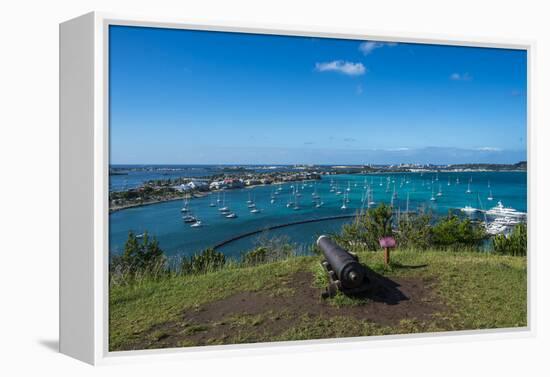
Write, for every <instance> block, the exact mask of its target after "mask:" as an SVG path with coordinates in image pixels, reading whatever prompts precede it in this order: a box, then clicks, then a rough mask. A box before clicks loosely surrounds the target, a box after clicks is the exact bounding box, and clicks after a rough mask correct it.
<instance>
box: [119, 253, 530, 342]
mask: <svg viewBox="0 0 550 377" xmlns="http://www.w3.org/2000/svg"><path fill="white" fill-rule="evenodd" d="M359 258H360V261H361V262H363V263H365V264H367V265H368V266H369V267H370V268H372V269H373V270H375V271H376V272H378V273H380V274H382V275H384V276H387V277H389V278H407V277H415V278H422V279H423V281H424V282H425V284H427V285H429V286H430V287H431V288H432V290H433V292H434V294H435V295H436V296H437V299H438V300H440V301H441V302H442V303H443V304H445V307H446V308H447V309H446V310H444V311H442V312H438V313H436V314H435V315H434V318H433V320H431V321H424V322H422V321H417V320H415V319H410V318H408V319H403V320H402V321H401V322H399V324H398V325H395V326H381V325H378V324H376V323H371V322H368V321H366V320H358V319H355V318H351V317H339V316H334V317H332V318H311V317H308V316H303V317H300V318H296V320H295V321H294V322H293V325H292V327H290V328H288V329H285V331H283V332H282V333H279V334H276V335H270V334H268V333H265V332H261V333H258V331H257V329H258V328H260V327H261V326H262V324H264V322H265V321H270V320H273V318H275V317H276V316H277V315H278V314H277V313H272V312H266V313H263V314H259V315H253V316H252V315H246V314H243V315H238V316H233V317H231V318H228V319H226V321H227V323H228V324H229V325H230V326H232V328H234V329H237V330H238V331H239V332H238V335H236V336H233V337H232V338H228V339H224V340H220V339H210V340H209V344H221V343H225V344H228V343H241V342H248V341H276V340H299V339H315V338H327V337H343V336H360V335H383V334H395V333H414V332H426V331H444V330H464V329H487V328H507V327H519V326H526V325H527V267H526V258H525V257H513V256H501V255H494V254H483V253H473V252H442V251H425V252H419V251H414V250H408V251H394V252H392V265H391V266H390V267H388V268H386V267H384V265H383V261H382V253H379V252H378V253H372V252H360V253H359ZM420 265H426V266H425V267H421V268H411V267H413V266H420ZM298 271H306V272H311V273H312V281H311V285H312V286H316V287H319V288H320V287H322V286H323V285H324V284H325V282H326V276H325V274H324V272H323V270H322V268H320V266H319V257H313V256H312V257H294V258H290V259H288V260H285V261H281V262H273V263H269V264H265V265H259V266H254V267H238V266H231V267H229V268H225V269H223V270H220V271H217V272H211V273H208V274H204V275H195V276H172V277H167V278H163V279H160V280H158V281H153V280H146V279H145V280H143V281H140V282H139V283H135V284H131V285H115V286H112V287H111V288H110V296H109V305H110V308H109V309H110V328H109V336H110V349H111V350H124V349H129V348H131V345H132V344H134V343H136V342H138V341H139V340H141V339H143V337H144V336H145V335H144V334H148V335H147V337H148V339H149V340H150V341H153V342H154V341H155V340H162V339H164V338H165V337H166V336H167V334H165V333H164V332H162V331H156V332H155V331H149V330H151V329H154V328H155V326H157V325H162V324H163V323H166V322H169V321H178V320H181V316H182V313H183V312H184V311H189V310H200V308H201V306H202V305H204V304H207V303H209V302H212V301H215V300H220V299H223V298H225V297H229V296H231V295H234V294H236V293H239V292H245V291H255V292H263V293H265V294H267V295H271V296H272V297H273V296H286V297H291V296H292V295H293V294H294V293H295V292H294V288H293V287H292V284H291V283H289V278H290V276H291V275H292V274H294V273H296V272H298ZM285 282H286V284H283V283H285ZM329 302H330V304H332V305H334V306H335V307H337V308H339V307H344V306H357V305H364V304H368V302H365V301H364V300H360V299H352V298H348V297H346V296H343V295H337V296H336V297H334V298H332V299H330V300H329ZM281 310H284V308H281ZM214 325H216V324H214ZM214 325H213V326H214ZM241 330H242V331H241ZM204 331H208V326H205V325H189V326H187V327H186V328H185V332H186V333H188V334H196V333H199V332H204ZM179 344H180V345H181V346H190V345H194V343H193V342H192V341H186V340H183V341H181V342H180V343H179Z"/></svg>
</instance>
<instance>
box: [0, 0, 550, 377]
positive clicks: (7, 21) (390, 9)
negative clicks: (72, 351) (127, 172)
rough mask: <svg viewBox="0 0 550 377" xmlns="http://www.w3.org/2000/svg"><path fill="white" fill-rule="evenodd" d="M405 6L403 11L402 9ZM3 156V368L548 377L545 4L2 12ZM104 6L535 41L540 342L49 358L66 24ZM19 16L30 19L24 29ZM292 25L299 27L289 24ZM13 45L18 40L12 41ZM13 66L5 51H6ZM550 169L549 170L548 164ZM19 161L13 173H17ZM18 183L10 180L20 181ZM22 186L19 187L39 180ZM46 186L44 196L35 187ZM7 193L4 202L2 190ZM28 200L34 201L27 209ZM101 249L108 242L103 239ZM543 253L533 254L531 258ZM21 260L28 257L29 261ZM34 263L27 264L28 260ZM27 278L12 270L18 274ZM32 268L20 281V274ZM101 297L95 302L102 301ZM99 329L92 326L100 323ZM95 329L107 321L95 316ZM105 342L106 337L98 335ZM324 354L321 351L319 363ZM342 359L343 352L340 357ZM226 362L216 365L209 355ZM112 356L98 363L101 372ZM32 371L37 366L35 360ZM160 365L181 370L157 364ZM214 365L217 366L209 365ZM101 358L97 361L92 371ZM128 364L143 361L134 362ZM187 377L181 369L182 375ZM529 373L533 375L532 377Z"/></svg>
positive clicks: (534, 201)
mask: <svg viewBox="0 0 550 377" xmlns="http://www.w3.org/2000/svg"><path fill="white" fill-rule="evenodd" d="M396 3H397V4H396ZM1 7H2V8H3V9H2V10H3V12H2V14H3V18H4V20H3V22H2V23H0V25H1V26H0V27H1V28H2V35H3V44H4V46H3V51H4V52H9V54H5V56H7V58H6V57H4V58H3V62H2V70H1V72H2V83H3V89H2V103H3V104H6V106H3V110H2V112H1V114H0V117H1V118H0V119H2V123H1V124H2V125H3V127H2V138H1V143H2V148H0V153H1V156H2V161H4V164H3V165H4V166H3V167H4V168H5V173H4V174H3V175H4V177H7V178H8V180H7V181H9V182H10V183H11V184H5V185H3V187H2V197H3V198H6V199H7V198H16V199H17V200H15V199H14V200H11V199H10V200H5V204H4V209H5V210H6V209H7V211H6V212H5V213H4V216H3V217H4V218H5V219H6V220H7V221H6V225H5V226H6V232H5V233H4V232H3V233H4V234H9V235H10V236H9V237H7V238H8V239H7V240H6V241H5V242H6V243H5V244H4V246H3V247H2V249H3V250H10V252H8V253H5V254H7V255H5V257H6V258H7V259H6V260H5V262H4V263H3V264H4V268H5V267H6V266H8V268H5V271H4V270H3V273H2V274H1V277H0V279H2V280H1V282H2V286H3V287H5V288H7V289H3V295H4V297H3V302H5V303H7V306H6V307H7V308H9V309H8V310H3V311H2V313H0V316H1V319H2V321H0V326H1V327H0V328H1V329H2V333H3V334H4V339H9V341H4V342H2V343H3V344H2V345H1V346H0V347H2V353H3V354H4V355H9V357H6V362H3V363H2V365H1V366H0V370H3V369H4V368H14V369H15V370H19V371H28V372H33V371H34V372H35V373H37V372H40V371H44V370H45V369H44V368H46V369H48V370H51V369H54V368H55V369H56V370H57V371H59V373H60V374H63V373H67V374H71V375H74V374H75V373H78V374H79V375H88V374H95V373H102V374H108V375H109V374H113V375H114V374H115V373H116V374H117V375H120V373H124V374H128V373H132V374H133V375H142V374H143V375H145V374H151V373H154V374H159V373H176V372H181V371H185V372H186V373H201V374H205V373H208V372H213V373H217V374H221V373H224V374H227V373H228V371H231V370H237V369H238V368H241V374H242V375H249V374H250V375H251V374H257V373H258V371H260V370H262V371H263V373H262V374H265V375H280V374H283V373H284V374H287V373H290V372H291V371H294V372H295V373H299V374H306V373H307V374H321V375H323V374H325V373H326V374H329V373H330V374H334V373H337V371H340V367H338V366H337V365H333V364H331V363H329V362H327V360H333V359H346V360H347V359H354V358H355V359H356V360H360V362H361V363H362V364H363V368H365V366H364V364H365V363H368V365H369V369H368V370H369V374H382V373H384V374H385V375H386V374H394V372H395V374H397V373H399V374H404V373H406V374H408V375H411V374H412V375H414V374H415V373H418V374H422V375H432V374H433V375H435V374H437V375H441V373H444V374H445V375H464V374H465V373H473V372H475V374H481V373H491V374H496V373H498V374H500V375H513V374H515V375H517V374H519V373H521V374H532V375H534V374H535V373H534V371H535V370H536V369H535V368H543V369H546V370H548V369H549V368H548V367H547V366H546V365H545V359H544V357H543V356H544V353H543V352H544V351H543V350H542V347H543V346H545V345H546V346H547V347H548V346H549V345H550V344H549V333H548V330H549V329H548V326H547V324H546V323H545V321H544V318H547V317H548V314H549V313H548V295H547V294H546V295H544V287H545V286H549V285H548V283H549V282H548V274H545V273H544V272H545V270H546V268H547V267H549V266H548V256H547V254H545V253H544V246H545V245H544V236H543V235H544V229H545V227H546V222H547V221H548V220H546V219H545V218H544V216H543V214H544V213H545V212H546V211H545V210H546V208H547V206H548V199H546V195H544V193H545V192H546V191H547V190H546V189H547V188H548V177H547V175H546V174H544V173H543V169H544V165H543V164H542V162H543V161H545V157H547V155H546V154H547V151H546V150H547V148H545V147H544V146H545V145H547V142H548V141H549V140H548V130H547V129H545V127H543V125H544V124H549V122H548V121H549V120H550V119H549V117H548V109H546V108H545V107H544V106H545V103H546V102H547V100H546V99H547V98H549V97H548V96H549V94H550V92H549V88H550V85H549V84H550V83H549V73H548V72H547V70H545V69H544V68H543V67H545V66H546V67H547V66H550V55H549V49H550V40H549V39H548V36H547V35H550V30H548V26H547V20H546V16H545V15H547V14H548V12H547V10H546V9H544V4H542V2H540V3H539V2H535V1H523V2H519V1H511V2H506V1H499V2H497V1H487V2H483V3H482V4H480V3H479V2H474V1H469V0H464V1H460V2H455V1H449V2H438V1H423V0H419V1H416V2H407V1H401V2H392V3H391V4H390V3H389V2H388V3H387V4H386V3H384V2H378V3H370V4H368V3H366V2H364V1H346V0H342V1H339V2H338V3H334V2H323V1H303V2H300V3H297V2H290V1H288V2H287V1H284V0H280V1H271V0H269V1H267V2H252V1H250V2H248V1H244V0H234V1H232V2H224V1H202V2H198V1H197V2H193V1H188V2H181V1H163V0H159V1H157V2H155V3H154V5H153V4H152V3H151V2H148V1H140V0H136V1H115V2H113V1H111V2H107V1H101V0H97V1H81V2H69V1H53V2H49V3H47V4H46V3H44V4H43V3H42V2H38V1H21V2H19V3H13V4H9V5H2V6H1ZM93 9H101V10H106V11H114V12H117V13H118V12H120V13H121V14H133V15H134V14H135V15H140V16H142V17H143V18H147V19H151V18H155V17H158V18H164V17H167V16H168V17H169V18H170V19H173V20H178V19H181V20H183V21H188V22H200V23H205V24H219V23H220V22H221V21H220V20H223V21H224V22H226V23H229V24H239V25H248V26H251V27H255V28H258V27H262V26H264V25H266V24H267V25H271V26H276V27H275V28H285V29H290V30H292V29H294V30H306V31H307V30H311V29H314V30H326V31H329V32H330V31H339V30H340V31H343V32H344V33H346V31H349V30H355V31H361V33H362V34H365V35H369V34H371V35H372V31H376V34H378V35H380V36H388V35H389V36H392V35H393V36H397V37H399V36H405V35H412V36H416V37H418V36H422V37H425V38H428V39H434V38H435V39H447V38H451V39H455V40H462V41H467V40H470V41H479V40H481V41H496V42H507V41H517V40H519V41H535V42H536V48H535V51H534V52H535V54H534V59H533V61H532V63H533V65H532V66H531V68H533V69H532V72H531V73H532V76H531V81H530V83H531V89H532V91H531V94H532V98H531V99H532V101H531V103H530V104H531V106H532V110H533V112H532V113H531V115H532V116H531V121H532V126H533V128H532V130H531V131H532V132H531V135H530V136H531V140H530V155H529V158H530V161H529V162H530V176H531V178H530V190H531V191H530V195H531V197H530V206H529V208H530V211H531V215H530V216H531V218H530V224H531V227H530V228H531V229H530V230H531V234H530V247H531V256H532V257H533V259H531V262H535V263H534V264H532V265H531V271H532V272H533V275H532V276H534V277H535V278H536V280H535V281H533V284H532V285H531V286H530V288H531V298H533V299H534V302H535V306H534V311H533V314H534V315H535V319H536V326H535V332H536V333H535V335H534V336H527V337H525V333H522V334H519V333H516V334H512V335H510V334H503V333H497V334H490V335H482V336H480V335H465V336H453V337H451V339H450V340H449V339H443V338H441V337H437V338H433V337H432V338H430V337H428V338H421V339H417V338H414V339H410V338H404V339H399V340H396V339H393V340H392V341H390V342H386V341H383V342H379V341H376V342H367V344H366V345H365V344H362V345H360V344H358V343H356V342H352V343H344V345H334V344H328V345H327V344H323V345H319V344H314V345H313V344H310V345H307V346H305V347H304V346H302V347H290V348H281V347H276V349H268V348H266V347H263V346H262V347H257V348H254V349H253V351H246V352H243V350H241V349H236V350H231V351H229V352H227V351H224V352H218V351H217V350H216V351H212V352H199V353H196V352H195V353H188V354H185V356H184V359H185V360H184V361H180V360H181V355H177V356H175V357H174V356H173V354H170V353H167V352H162V353H161V354H160V355H157V356H154V357H145V358H144V357H141V356H140V357H137V358H135V357H133V356H132V357H122V358H119V357H117V358H113V359H111V360H115V361H117V362H122V363H124V364H125V365H124V366H122V367H116V368H113V367H108V368H100V369H98V370H93V369H89V368H86V367H84V365H83V364H82V363H79V362H75V361H74V360H72V359H69V358H67V357H65V356H63V355H60V354H56V353H53V352H51V348H55V347H56V344H57V341H58V337H57V330H58V326H57V318H58V315H59V310H58V307H57V303H58V298H57V297H58V292H57V284H58V280H57V272H58V266H57V262H58V259H57V258H58V257H57V253H58V245H59V237H58V225H57V216H58V209H57V208H58V207H57V206H58V204H59V203H58V201H57V199H56V198H57V191H58V189H59V184H58V157H59V156H58V153H57V151H58V149H57V146H58V132H57V124H58V98H57V93H58V92H57V91H58V83H57V82H58V75H57V64H58V39H57V37H58V34H57V33H58V25H57V24H58V23H60V22H63V21H65V20H68V19H70V18H73V17H75V16H78V15H80V14H83V13H86V12H87V11H90V10H93ZM21 15H25V16H24V17H23V18H21ZM288 25H291V26H288ZM6 37H7V38H6ZM3 55H4V54H3ZM546 161H548V159H546ZM14 162H15V163H14ZM12 177H13V178H12ZM29 181H30V183H32V184H24V185H23V187H21V186H20V185H19V184H18V185H17V186H16V185H15V184H13V182H29ZM37 187H38V188H39V189H38V190H37ZM4 190H5V192H4ZM29 198H30V200H29ZM93 236H94V237H96V238H95V239H96V240H97V237H98V234H95V235H93ZM533 252H534V253H535V254H534V255H533ZM21 255H25V258H24V259H21ZM27 256H28V257H27ZM22 263H23V264H24V268H14V267H13V266H18V267H19V266H21V264H22ZM21 270H22V271H21ZM98 299H101V298H97V297H96V298H95V300H98ZM94 318H95V317H94ZM96 319H97V318H96ZM92 336H93V337H95V338H96V339H97V338H98V336H99V337H100V336H102V335H101V333H100V332H97V329H96V332H94V333H93V335H92ZM313 349H316V350H317V352H310V351H312V350H313ZM343 351H345V353H342V352H343ZM213 355H216V356H219V357H216V358H214V359H212V356H213ZM100 357H101V355H100V354H98V353H97V350H96V353H95V354H94V356H93V359H95V360H96V361H97V360H98V358H100ZM31 360H32V362H30V361H31ZM160 360H164V361H166V360H169V361H170V362H168V363H167V362H164V363H159V362H158V361H160ZM205 360H208V361H205ZM89 361H91V360H89ZM129 361H133V362H138V365H136V364H129V365H128V364H127V363H128V362H129ZM183 368H184V369H183ZM529 371H531V372H532V373H529Z"/></svg>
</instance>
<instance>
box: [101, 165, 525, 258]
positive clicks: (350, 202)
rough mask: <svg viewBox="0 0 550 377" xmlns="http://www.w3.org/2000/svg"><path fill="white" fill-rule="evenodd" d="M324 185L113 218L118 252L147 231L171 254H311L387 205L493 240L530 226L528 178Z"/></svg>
mask: <svg viewBox="0 0 550 377" xmlns="http://www.w3.org/2000/svg"><path fill="white" fill-rule="evenodd" d="M319 178H320V179H319V180H313V181H305V180H303V181H289V182H284V183H283V182H278V183H272V184H264V185H262V184H260V185H254V186H246V185H245V184H243V185H242V187H238V188H233V189H228V188H223V189H220V190H213V191H209V192H206V193H203V194H202V195H201V196H199V197H193V198H189V197H186V198H185V199H176V200H171V201H169V202H162V203H158V204H154V205H148V206H143V207H136V208H128V209H125V210H122V211H118V212H115V213H112V214H111V215H110V230H111V233H110V234H111V237H110V248H111V252H112V253H115V254H116V253H120V252H121V251H122V249H123V247H124V242H125V241H126V238H127V235H128V232H129V231H133V232H135V233H137V234H141V233H143V232H145V231H147V232H149V233H150V234H151V235H153V236H155V237H157V239H158V240H159V241H160V242H161V244H162V245H163V248H164V249H165V250H166V252H167V254H169V255H192V254H194V253H196V252H199V251H201V250H204V249H206V248H208V247H214V246H218V247H219V249H220V250H221V251H222V252H224V253H225V254H226V255H228V256H232V257H239V255H240V253H242V252H243V251H246V250H250V249H252V248H253V247H255V246H256V245H257V244H258V242H260V241H261V239H263V238H269V237H282V238H284V239H285V240H287V241H288V242H290V243H293V244H295V245H296V246H297V248H298V249H300V250H303V252H304V253H305V252H307V250H308V247H309V246H310V245H311V244H312V243H313V241H314V240H315V238H316V237H317V236H319V235H320V234H324V233H331V232H338V231H339V230H340V228H341V226H342V225H343V224H345V223H347V222H350V221H352V220H353V217H354V215H356V214H358V213H361V211H365V210H366V209H368V208H369V207H374V206H376V205H378V204H380V203H386V204H388V205H391V206H392V207H393V209H394V215H395V217H396V218H398V217H399V216H403V215H404V214H406V213H408V212H415V211H429V212H431V213H433V214H434V215H435V216H445V215H447V214H448V213H449V212H451V213H454V214H457V215H459V216H464V217H469V218H471V219H473V220H476V221H481V222H483V223H484V224H486V229H487V233H489V234H502V233H506V232H508V231H509V230H510V229H511V228H512V227H513V226H514V225H515V224H517V223H518V222H523V221H526V212H527V202H526V191H527V174H526V173H525V172H418V173H385V174H338V175H321V176H320V177H319ZM319 219H326V220H322V221H321V220H319ZM311 220H314V222H311ZM285 224H288V225H286V226H285ZM242 235H244V236H242ZM241 236H242V237H241ZM234 238H237V239H234ZM228 241H231V242H228ZM220 244H221V246H220Z"/></svg>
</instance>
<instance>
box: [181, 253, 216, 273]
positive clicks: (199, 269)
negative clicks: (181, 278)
mask: <svg viewBox="0 0 550 377" xmlns="http://www.w3.org/2000/svg"><path fill="white" fill-rule="evenodd" d="M225 262H226V261H225V255H224V254H223V253H220V252H218V251H216V250H214V249H212V248H209V249H206V250H204V251H202V252H201V253H199V254H195V255H193V256H191V257H190V258H185V257H184V258H183V259H182V261H181V264H180V271H181V273H182V274H205V273H207V272H212V271H216V270H219V269H221V268H222V267H223V266H224V265H225Z"/></svg>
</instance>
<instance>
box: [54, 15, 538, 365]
mask: <svg viewBox="0 0 550 377" xmlns="http://www.w3.org/2000/svg"><path fill="white" fill-rule="evenodd" d="M60 51H61V53H60V77H61V79H60V92H61V97H60V101H61V108H60V119H61V125H60V128H61V132H60V145H61V150H60V171H61V180H60V186H61V194H60V195H61V196H60V202H61V208H60V214H61V215H60V217H61V235H60V238H61V242H60V244H61V250H60V263H61V265H60V269H61V276H60V294H61V306H60V316H61V318H60V324H61V334H60V348H61V351H62V352H64V353H67V354H69V355H71V356H74V357H76V358H78V359H81V360H84V361H86V362H89V363H99V362H107V361H112V360H120V359H123V358H124V357H132V356H139V357H153V356H154V355H158V354H161V353H162V354H166V353H170V354H173V355H176V357H181V356H182V355H189V354H190V353H196V352H197V351H207V352H210V353H211V354H212V355H215V354H218V353H220V352H229V350H232V351H234V352H251V351H254V350H259V349H262V350H264V351H265V350H274V349H281V347H286V348H288V347H290V349H294V348H295V347H297V348H299V347H303V346H304V345H306V346H308V347H315V346H323V345H329V346H332V347H338V346H339V344H342V343H348V344H349V343H350V342H352V343H355V344H365V342H367V341H370V340H373V339H376V340H378V341H387V339H392V340H390V341H394V342H398V341H402V340H407V339H408V340H411V338H412V339H416V338H418V337H426V336H428V335H429V336H434V335H437V336H440V337H448V336H449V335H453V334H464V336H468V335H469V336H480V337H484V336H491V335H490V334H494V333H499V334H500V333H502V332H505V333H511V332H516V333H517V332H523V333H525V332H529V331H530V329H531V327H530V325H531V322H530V311H529V308H530V305H531V303H530V300H529V290H528V286H529V284H528V283H529V281H530V280H531V279H532V276H531V274H530V272H529V264H530V263H531V259H532V258H531V253H530V251H529V248H528V241H529V237H528V230H529V221H528V219H529V213H530V211H529V205H528V204H529V201H528V198H529V195H528V194H529V184H528V182H529V174H528V170H529V161H530V160H529V154H530V149H529V138H528V134H529V114H530V110H529V103H530V102H529V74H530V54H531V51H532V46H531V44H530V43H525V42H510V41H491V40H487V41H485V40H465V41H463V40H453V39H449V38H442V39H439V40H433V39H427V38H424V37H422V36H417V35H414V34H413V35H398V34H395V35H379V34H375V33H371V34H366V33H363V32H356V31H345V30H313V29H308V28H302V29H301V30H298V29H297V30H288V29H284V28H280V29H278V28H269V27H266V28H264V29H261V28H250V27H246V25H244V26H243V25H226V24H217V25H204V24H185V23H178V22H174V21H171V20H152V19H140V18H127V17H120V16H113V15H105V14H99V13H91V14H87V15H84V16H81V17H79V18H76V19H74V20H70V21H67V22H65V23H63V24H61V27H60ZM397 335H399V336H397ZM260 345H261V346H262V347H261V348H260V347H259V346H260Z"/></svg>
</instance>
